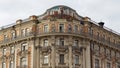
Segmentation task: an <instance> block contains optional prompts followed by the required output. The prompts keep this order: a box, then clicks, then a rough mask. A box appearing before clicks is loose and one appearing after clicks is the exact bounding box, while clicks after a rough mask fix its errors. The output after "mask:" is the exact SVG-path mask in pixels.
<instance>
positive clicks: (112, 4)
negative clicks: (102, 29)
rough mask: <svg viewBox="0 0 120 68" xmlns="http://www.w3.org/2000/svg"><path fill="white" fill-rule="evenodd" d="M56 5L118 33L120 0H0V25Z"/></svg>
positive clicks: (37, 13)
mask: <svg viewBox="0 0 120 68" xmlns="http://www.w3.org/2000/svg"><path fill="white" fill-rule="evenodd" d="M56 5H66V6H69V7H71V8H73V9H75V10H76V12H77V13H78V14H79V15H81V16H88V17H90V18H91V19H92V20H94V21H96V22H100V21H103V22H105V26H107V27H109V28H110V29H113V30H115V31H117V32H119V33H120V23H119V22H120V17H119V15H120V0H0V26H4V25H8V24H11V23H14V22H15V21H16V20H18V19H25V18H28V17H29V16H31V15H41V14H43V13H44V12H45V11H46V10H47V9H49V8H51V7H53V6H56Z"/></svg>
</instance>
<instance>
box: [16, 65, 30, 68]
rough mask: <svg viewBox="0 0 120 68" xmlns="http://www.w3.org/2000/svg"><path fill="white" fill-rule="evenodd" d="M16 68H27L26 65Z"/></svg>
mask: <svg viewBox="0 0 120 68" xmlns="http://www.w3.org/2000/svg"><path fill="white" fill-rule="evenodd" d="M16 68H28V65H22V66H17V67H16Z"/></svg>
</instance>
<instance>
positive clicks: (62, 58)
mask: <svg viewBox="0 0 120 68" xmlns="http://www.w3.org/2000/svg"><path fill="white" fill-rule="evenodd" d="M59 61H60V63H61V64H63V63H64V54H60V60H59Z"/></svg>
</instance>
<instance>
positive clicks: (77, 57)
mask: <svg viewBox="0 0 120 68" xmlns="http://www.w3.org/2000/svg"><path fill="white" fill-rule="evenodd" d="M74 63H75V64H79V56H77V55H75V58H74Z"/></svg>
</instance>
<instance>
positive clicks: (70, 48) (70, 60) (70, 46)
mask: <svg viewBox="0 0 120 68" xmlns="http://www.w3.org/2000/svg"><path fill="white" fill-rule="evenodd" d="M69 68H72V45H69Z"/></svg>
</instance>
